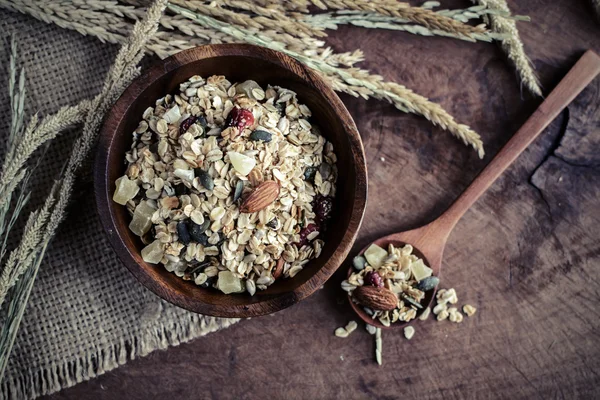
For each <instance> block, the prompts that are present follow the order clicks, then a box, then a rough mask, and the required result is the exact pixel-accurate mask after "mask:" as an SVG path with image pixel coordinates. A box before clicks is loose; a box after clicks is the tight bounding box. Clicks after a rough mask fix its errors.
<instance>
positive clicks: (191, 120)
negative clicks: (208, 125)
mask: <svg viewBox="0 0 600 400" xmlns="http://www.w3.org/2000/svg"><path fill="white" fill-rule="evenodd" d="M197 119H198V117H194V116H193V115H192V116H191V117H189V118H186V119H185V120H184V121H183V122H182V123H181V125H179V134H180V135H183V134H184V133H186V132H187V130H188V129H190V126H192V124H193V123H194V122H196V120H197Z"/></svg>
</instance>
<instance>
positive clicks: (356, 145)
mask: <svg viewBox="0 0 600 400" xmlns="http://www.w3.org/2000/svg"><path fill="white" fill-rule="evenodd" d="M223 56H244V57H251V58H257V59H261V60H263V61H266V62H268V63H272V64H276V65H278V66H279V67H281V68H284V69H287V70H288V71H289V72H291V73H292V74H294V75H295V76H297V77H298V78H300V79H301V80H302V81H303V83H304V84H305V85H308V86H311V87H312V88H313V89H317V90H318V91H319V92H320V94H321V95H322V96H323V97H324V98H325V99H326V100H327V101H328V102H329V103H330V104H331V105H332V108H334V109H335V110H336V115H337V116H338V118H339V119H340V122H341V124H342V128H343V130H344V132H346V134H347V135H348V144H349V149H348V150H349V152H350V153H351V158H352V160H353V163H354V165H355V168H356V183H355V185H356V186H355V189H356V190H355V195H354V204H353V207H352V210H351V211H350V212H351V216H350V222H349V225H348V228H347V229H346V232H345V233H344V235H343V237H342V239H341V241H340V243H339V245H338V246H337V248H336V249H335V251H334V252H333V254H332V255H331V257H330V258H329V259H328V260H327V261H326V262H325V264H324V265H323V266H322V267H321V268H320V269H319V270H318V271H317V272H316V273H315V274H314V275H313V276H311V277H310V278H309V279H308V280H306V281H305V282H304V283H302V284H301V285H299V286H298V287H296V288H295V289H294V290H292V291H289V292H285V293H281V294H277V295H274V296H272V297H269V298H265V299H261V300H260V301H257V302H255V303H252V304H246V305H224V304H210V303H207V302H203V301H200V300H198V299H191V300H190V298H189V297H187V296H184V295H183V294H182V293H180V292H178V291H177V290H176V289H175V288H173V287H170V286H168V285H163V284H161V283H159V282H158V281H157V280H155V279H154V278H153V277H152V276H151V275H150V274H149V273H148V272H147V271H146V270H145V269H144V268H143V267H142V266H141V265H140V264H139V263H138V261H136V257H135V255H134V254H132V251H134V249H130V248H129V247H128V246H127V245H126V244H125V241H124V240H123V238H122V234H121V231H120V230H119V228H118V224H117V223H116V215H115V214H116V213H115V210H116V206H117V205H113V204H112V198H111V197H110V190H109V188H110V185H111V182H109V181H108V179H109V178H108V176H109V174H108V171H109V169H110V165H109V163H108V159H109V155H110V153H111V149H112V148H113V142H114V140H115V136H116V132H117V130H118V127H119V126H120V124H121V123H122V121H123V120H124V117H125V115H126V114H127V112H128V110H129V107H130V105H131V104H132V103H133V101H134V100H135V99H137V98H138V97H139V96H140V94H142V93H143V92H144V90H146V89H147V88H148V87H149V86H150V85H151V84H153V82H154V81H156V80H157V79H160V78H162V77H163V76H164V75H166V74H168V73H171V72H172V71H174V70H176V69H177V68H179V67H181V66H183V65H185V64H188V63H191V62H196V61H199V60H203V59H210V58H214V57H223ZM94 191H95V198H96V207H97V211H98V214H99V217H100V220H101V222H102V226H103V228H104V230H105V232H106V234H107V236H108V239H109V242H110V244H111V246H112V247H113V249H114V251H115V252H116V253H117V256H118V258H119V259H120V261H121V262H122V264H124V265H125V266H126V267H127V269H128V270H129V271H130V272H131V273H132V274H133V275H134V276H135V278H136V279H137V280H138V281H140V282H141V283H142V284H143V285H144V286H145V287H146V288H147V289H150V290H151V291H152V292H153V293H155V294H156V295H158V296H159V297H161V298H163V299H165V300H167V301H169V302H170V303H172V304H174V305H177V306H179V307H182V308H184V309H187V310H189V311H192V312H197V313H200V314H204V315H211V316H216V317H233V318H245V317H252V316H259V315H266V314H271V313H274V312H276V311H279V310H282V309H284V308H287V307H289V306H291V305H293V304H295V303H297V302H299V301H301V300H303V299H305V298H306V297H308V296H310V295H311V294H312V293H314V292H315V291H316V290H317V289H319V288H320V287H321V286H322V285H323V284H324V283H325V282H326V281H327V280H328V279H329V278H330V277H331V276H332V275H333V274H334V272H335V271H336V270H337V269H338V268H339V267H340V266H341V265H342V264H343V262H344V260H345V259H346V257H347V256H348V254H349V252H350V250H351V248H352V245H353V244H354V241H355V240H356V237H357V235H358V231H359V228H360V225H361V223H362V219H363V217H364V213H365V210H366V203H367V165H366V157H365V153H364V148H363V144H362V141H361V139H360V135H359V133H358V129H357V127H356V125H355V123H354V121H353V120H352V117H351V116H350V113H349V112H348V110H347V109H346V107H345V106H344V104H343V103H342V101H341V99H340V98H339V97H338V96H337V95H336V94H335V92H334V91H333V89H332V88H331V87H330V86H329V84H327V83H326V82H325V81H324V80H323V79H322V78H321V77H320V76H319V75H318V74H317V73H316V72H315V71H313V70H311V69H310V68H308V67H306V66H305V65H303V64H301V63H300V62H298V61H297V60H295V59H293V58H292V57H290V56H288V55H286V54H283V53H281V52H278V51H274V50H271V49H267V48H264V47H259V46H254V45H249V44H216V45H205V46H199V47H194V48H191V49H188V50H184V51H181V52H179V53H176V54H174V55H172V56H170V57H168V58H165V59H164V60H160V61H157V62H156V63H155V64H154V65H152V66H151V67H150V68H149V69H148V70H147V71H146V72H145V73H143V74H142V75H140V76H139V77H138V78H136V79H135V80H134V81H133V82H132V83H131V84H130V85H129V86H128V87H127V88H126V89H125V90H124V91H123V93H122V94H121V96H120V97H119V99H118V100H117V101H116V102H115V104H114V105H113V106H112V107H111V109H110V110H109V111H108V112H107V114H106V116H105V120H104V122H103V125H102V128H101V130H100V134H99V140H98V151H97V154H96V159H95V162H94ZM120 207H122V206H120ZM135 251H136V253H137V250H135ZM138 258H139V257H138Z"/></svg>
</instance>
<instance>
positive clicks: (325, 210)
mask: <svg viewBox="0 0 600 400" xmlns="http://www.w3.org/2000/svg"><path fill="white" fill-rule="evenodd" d="M332 208H333V199H332V198H331V197H328V196H322V195H318V196H317V197H315V199H314V200H313V211H314V212H315V214H316V216H317V218H318V219H319V221H325V220H326V219H327V218H329V215H330V214H331V209H332Z"/></svg>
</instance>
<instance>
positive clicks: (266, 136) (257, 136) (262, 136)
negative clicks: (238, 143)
mask: <svg viewBox="0 0 600 400" xmlns="http://www.w3.org/2000/svg"><path fill="white" fill-rule="evenodd" d="M272 139H273V135H272V134H271V132H267V131H261V130H256V131H254V132H252V133H251V134H250V140H254V141H259V140H262V141H263V142H270V141H271V140H272Z"/></svg>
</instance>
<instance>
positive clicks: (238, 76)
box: [94, 44, 367, 318]
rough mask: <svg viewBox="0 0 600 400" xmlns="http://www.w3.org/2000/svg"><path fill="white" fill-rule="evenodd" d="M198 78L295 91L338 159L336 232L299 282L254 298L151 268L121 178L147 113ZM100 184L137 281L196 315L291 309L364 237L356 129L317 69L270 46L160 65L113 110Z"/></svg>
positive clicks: (191, 53)
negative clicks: (119, 193)
mask: <svg viewBox="0 0 600 400" xmlns="http://www.w3.org/2000/svg"><path fill="white" fill-rule="evenodd" d="M193 75H200V76H205V77H206V76H211V75H225V76H226V77H227V78H228V79H230V80H231V81H232V82H240V81H245V80H247V79H252V80H255V81H257V82H258V83H260V84H261V85H263V86H266V85H267V84H271V85H279V86H282V87H285V88H288V89H291V90H293V91H295V92H296V93H297V94H298V99H299V101H300V102H302V103H303V104H306V105H307V106H308V107H309V108H310V109H311V111H312V117H311V118H312V119H313V122H314V123H315V124H316V125H317V126H318V127H319V128H320V129H321V131H322V132H323V135H324V136H325V138H326V139H327V140H329V141H330V142H331V143H332V144H333V147H334V149H335V150H336V155H337V167H338V171H339V172H338V180H337V195H336V197H335V199H334V206H333V212H332V218H331V221H330V224H331V226H335V227H336V229H329V230H328V231H327V232H324V233H323V239H324V241H325V244H324V246H323V251H322V253H321V256H320V257H319V258H317V259H315V260H312V261H310V262H309V263H308V264H306V265H305V266H304V268H303V269H302V271H300V273H298V274H297V275H296V276H295V277H294V279H280V280H279V281H277V282H275V283H274V284H273V285H271V286H269V287H268V289H267V290H264V291H258V292H257V293H256V294H255V295H254V296H250V295H247V294H243V295H236V296H232V295H226V294H223V293H221V292H219V291H216V290H213V289H203V288H200V287H198V286H197V285H195V284H194V283H193V282H192V281H184V280H182V279H181V278H179V277H177V276H175V275H174V274H172V273H170V272H168V271H166V270H165V269H164V268H161V267H157V266H156V265H152V264H148V263H146V262H145V261H144V260H143V259H142V257H141V249H142V248H143V244H142V242H141V240H140V238H139V237H137V236H136V235H135V234H134V233H133V232H131V231H130V229H129V227H128V226H129V223H130V221H131V217H130V216H129V215H128V214H127V212H126V210H125V207H122V206H120V205H118V204H116V203H114V202H113V201H112V197H113V193H114V191H115V183H114V182H115V180H116V179H117V178H119V177H120V176H122V175H123V174H124V173H125V165H124V163H123V160H124V159H125V152H126V151H127V150H128V149H129V148H130V147H131V132H133V131H134V130H135V127H136V126H137V124H138V121H140V120H141V118H142V114H143V112H144V110H146V108H148V107H149V106H152V105H153V104H154V102H155V101H156V99H159V98H162V97H164V96H165V95H166V94H168V93H173V92H174V91H175V89H176V88H178V87H179V84H180V83H182V82H185V81H186V80H187V79H189V78H190V77H191V76H193ZM94 185H95V192H96V202H97V204H98V214H99V216H100V220H101V221H102V224H103V225H104V228H105V230H106V232H107V234H108V238H109V240H110V242H111V244H112V246H113V248H114V249H115V251H116V252H117V254H118V255H119V257H120V258H121V260H122V261H123V263H124V264H125V266H127V268H129V270H130V271H131V272H132V273H133V275H134V276H135V277H136V278H137V279H138V280H140V282H141V283H143V284H144V285H145V286H146V287H147V288H149V289H150V290H152V291H153V292H154V293H156V294H157V295H158V296H160V297H162V298H163V299H165V300H167V301H169V302H171V303H173V304H175V305H178V306H180V307H183V308H186V309H188V310H190V311H194V312H197V313H201V314H205V315H212V316H217V317H234V318H245V317H255V316H258V315H265V314H270V313H273V312H276V311H279V310H282V309H284V308H286V307H289V306H291V305H293V304H296V303H297V302H299V301H301V300H303V299H304V298H306V297H308V296H310V295H311V294H312V293H314V291H315V290H317V289H318V288H320V287H321V286H322V285H323V283H325V281H326V280H327V279H329V278H330V277H331V275H332V274H333V273H334V272H335V271H336V270H337V268H338V267H339V266H340V265H341V263H342V262H343V261H344V260H345V258H346V256H347V255H348V252H349V251H350V249H351V248H352V244H353V243H354V240H355V239H356V236H357V234H358V228H359V226H360V223H361V221H362V217H363V214H364V211H365V207H366V201H367V172H366V165H365V155H364V150H363V146H362V143H361V141H360V137H359V134H358V131H357V129H356V125H355V124H354V122H353V121H352V117H351V116H350V114H349V113H348V110H347V109H346V107H344V104H343V103H342V102H341V100H340V99H339V97H337V95H336V94H335V93H334V92H333V90H332V89H331V88H330V87H329V86H328V85H327V84H326V83H325V82H324V81H323V80H322V79H321V78H320V77H319V76H318V75H317V74H316V73H315V72H313V71H311V70H309V69H307V68H306V67H304V66H303V65H302V64H300V63H298V62H297V61H295V60H294V59H292V58H290V57H288V56H286V55H284V54H282V53H279V52H275V51H272V50H269V49H266V48H261V47H256V46H251V45H244V44H224V45H210V46H203V47H198V48H194V49H190V50H186V51H182V52H180V53H178V54H176V55H174V56H172V57H169V58H167V59H165V60H159V61H157V62H156V63H155V64H154V65H153V66H152V67H151V68H150V69H149V70H148V71H147V72H146V73H144V75H142V76H140V77H139V78H138V79H136V80H135V81H134V82H133V83H132V84H131V86H129V87H128V88H127V89H126V90H125V92H124V93H123V95H122V96H121V98H120V99H119V100H118V101H117V103H116V104H115V105H114V106H113V108H112V109H111V110H110V111H109V112H108V115H107V118H106V120H105V122H104V125H103V127H102V131H101V133H100V141H99V144H98V152H97V156H96V164H95V167H94Z"/></svg>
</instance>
